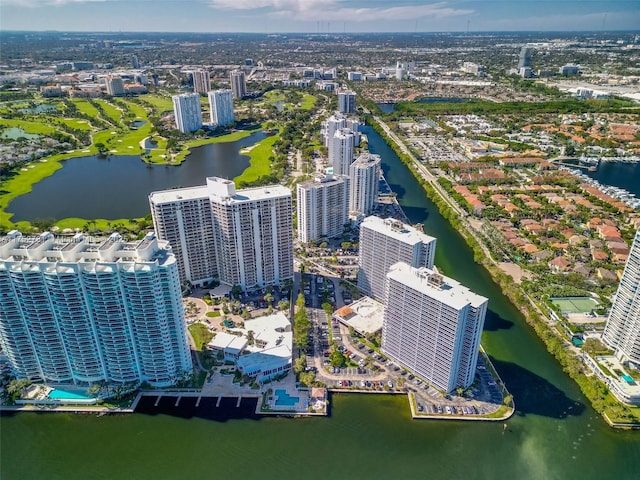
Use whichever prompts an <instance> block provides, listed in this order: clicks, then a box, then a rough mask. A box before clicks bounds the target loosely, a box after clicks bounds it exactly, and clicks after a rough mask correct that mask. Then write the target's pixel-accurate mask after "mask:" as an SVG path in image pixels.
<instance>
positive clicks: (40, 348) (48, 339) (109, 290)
mask: <svg viewBox="0 0 640 480" xmlns="http://www.w3.org/2000/svg"><path fill="white" fill-rule="evenodd" d="M0 299H1V300H0V343H1V344H2V349H3V351H4V353H5V354H6V356H7V358H8V359H9V362H10V363H11V366H12V367H13V370H14V373H15V374H16V375H17V376H18V377H22V378H29V379H31V380H34V381H43V382H47V383H77V384H84V385H86V384H89V383H94V382H99V381H105V382H116V383H128V382H135V383H141V382H149V383H150V384H152V385H154V386H158V387H162V386H168V385H172V384H174V383H176V382H177V381H178V380H179V379H181V378H182V377H183V376H184V375H185V374H190V373H191V371H192V364H191V352H190V349H189V343H188V341H187V332H186V328H185V321H184V310H183V307H182V295H181V290H180V281H179V279H178V269H177V265H176V261H175V257H174V255H173V253H172V251H171V247H170V246H169V245H168V244H167V243H166V242H162V241H158V239H157V238H156V236H155V234H153V233H149V234H147V236H146V237H145V238H144V239H143V240H140V241H137V242H131V243H129V242H125V241H123V240H122V238H121V237H120V235H119V234H117V233H114V234H112V235H111V236H110V237H109V238H108V239H107V240H105V241H102V242H95V241H93V239H92V238H91V237H85V236H83V235H82V234H77V235H75V236H74V237H73V238H65V239H61V238H56V237H54V235H53V234H52V233H49V232H47V233H43V234H41V235H39V236H36V237H31V236H30V237H25V236H23V235H22V234H21V233H19V232H17V231H11V232H9V234H8V235H7V236H5V237H2V238H0Z"/></svg>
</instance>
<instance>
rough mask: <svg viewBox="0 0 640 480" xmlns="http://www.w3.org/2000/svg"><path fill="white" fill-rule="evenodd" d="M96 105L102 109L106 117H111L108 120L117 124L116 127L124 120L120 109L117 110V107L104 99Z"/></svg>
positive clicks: (99, 100) (98, 100)
mask: <svg viewBox="0 0 640 480" xmlns="http://www.w3.org/2000/svg"><path fill="white" fill-rule="evenodd" d="M96 103H97V104H99V105H100V106H101V107H102V109H103V110H104V113H105V115H107V117H109V118H107V119H106V120H109V121H112V122H115V124H116V125H119V124H120V120H121V119H122V112H121V111H120V110H119V109H118V108H116V107H115V105H113V104H112V103H109V102H107V101H106V100H103V99H97V100H96Z"/></svg>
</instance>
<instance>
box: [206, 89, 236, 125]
mask: <svg viewBox="0 0 640 480" xmlns="http://www.w3.org/2000/svg"><path fill="white" fill-rule="evenodd" d="M209 107H210V111H211V114H210V115H211V123H213V124H214V125H229V124H231V123H233V122H234V121H235V116H234V114H233V94H232V92H231V90H228V89H227V90H214V91H213V92H209Z"/></svg>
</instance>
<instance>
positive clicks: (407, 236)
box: [358, 216, 436, 300]
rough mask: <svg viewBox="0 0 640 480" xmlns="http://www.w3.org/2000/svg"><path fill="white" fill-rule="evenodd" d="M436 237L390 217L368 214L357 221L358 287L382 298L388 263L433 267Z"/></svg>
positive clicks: (364, 291) (372, 295) (389, 264)
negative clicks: (358, 239) (358, 222)
mask: <svg viewBox="0 0 640 480" xmlns="http://www.w3.org/2000/svg"><path fill="white" fill-rule="evenodd" d="M435 254H436V239H435V238H433V237H430V236H429V235H426V234H425V233H423V232H421V231H419V230H417V229H416V228H414V227H411V226H409V225H406V224H404V223H402V222H400V221H398V220H394V219H392V218H388V219H384V220H383V219H382V218H380V217H374V216H371V217H367V218H365V219H364V221H363V222H362V223H361V224H360V249H359V255H358V267H359V270H358V288H359V289H360V290H361V291H362V292H363V293H365V294H366V295H369V296H371V297H374V298H377V299H378V300H382V299H383V298H384V285H385V279H386V276H387V273H388V272H389V268H390V267H391V265H393V264H395V263H397V262H405V263H407V264H408V265H410V266H412V267H427V268H433V259H434V258H435Z"/></svg>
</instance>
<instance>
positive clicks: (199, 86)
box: [191, 70, 211, 94]
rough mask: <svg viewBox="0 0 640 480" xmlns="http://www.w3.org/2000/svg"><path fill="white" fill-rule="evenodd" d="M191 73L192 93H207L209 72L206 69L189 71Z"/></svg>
mask: <svg viewBox="0 0 640 480" xmlns="http://www.w3.org/2000/svg"><path fill="white" fill-rule="evenodd" d="M191 75H193V91H194V93H203V94H205V93H207V92H208V91H209V90H211V79H210V78H209V72H207V71H206V70H195V71H194V72H191Z"/></svg>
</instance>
